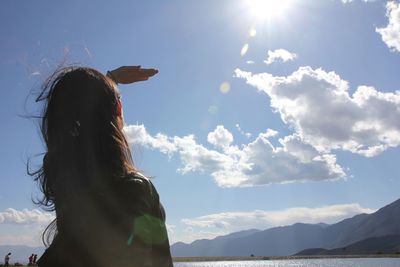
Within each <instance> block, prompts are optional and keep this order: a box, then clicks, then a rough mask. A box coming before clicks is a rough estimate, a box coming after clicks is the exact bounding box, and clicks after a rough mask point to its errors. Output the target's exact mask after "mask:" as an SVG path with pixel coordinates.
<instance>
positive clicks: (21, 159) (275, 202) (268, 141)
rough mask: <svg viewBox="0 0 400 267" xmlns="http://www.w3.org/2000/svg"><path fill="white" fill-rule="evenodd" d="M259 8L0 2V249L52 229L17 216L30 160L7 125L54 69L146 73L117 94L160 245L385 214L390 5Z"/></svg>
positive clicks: (395, 147) (395, 106) (37, 217)
mask: <svg viewBox="0 0 400 267" xmlns="http://www.w3.org/2000/svg"><path fill="white" fill-rule="evenodd" d="M272 2H275V5H273V4H270V3H271V1H269V0H264V1H263V0H261V1H257V0H235V1H232V0H221V1H213V0H203V1H184V0H173V1H141V2H139V1H118V2H116V3H113V4H110V3H109V2H105V1H104V2H102V3H100V2H99V1H84V2H83V1H75V0H74V1H68V2H58V3H55V2H54V1H2V2H0V23H1V25H2V26H1V27H0V34H1V36H2V38H1V40H0V72H1V73H2V75H1V81H2V88H1V94H2V97H1V98H0V101H1V104H0V119H1V123H2V125H3V126H2V131H0V140H1V149H0V160H1V162H2V164H1V166H2V174H1V179H0V244H28V245H38V244H39V236H40V232H41V231H42V229H43V227H44V225H46V223H48V221H49V220H51V218H52V215H51V214H47V213H45V212H44V211H41V210H40V209H39V208H38V207H37V206H35V205H34V204H33V203H32V201H31V199H32V198H34V197H35V196H38V195H39V194H40V193H39V191H38V189H37V187H36V185H35V184H34V182H33V181H32V179H31V178H30V177H29V176H27V174H26V162H27V160H28V159H29V158H32V162H33V164H35V163H36V164H38V163H39V162H40V156H38V157H34V156H35V155H37V154H40V153H41V152H43V145H42V143H41V140H40V137H39V134H38V129H37V127H36V125H35V121H34V120H32V119H25V118H22V117H21V115H27V114H29V113H30V112H34V111H35V110H37V108H38V106H36V105H35V103H34V97H32V96H30V92H31V90H34V89H37V88H39V87H40V84H41V83H42V82H43V80H44V79H45V78H46V77H47V76H48V75H49V74H50V73H51V72H52V71H53V70H54V69H55V68H56V67H57V66H58V65H59V64H61V63H67V64H71V63H78V64H81V65H87V66H91V67H94V68H97V69H99V70H100V71H102V72H104V73H105V72H106V71H107V70H110V69H113V68H116V67H118V66H121V65H142V66H143V67H155V68H157V69H159V71H160V72H159V74H158V75H156V76H155V77H154V78H152V79H151V80H149V81H147V82H143V83H137V84H133V85H122V86H120V90H121V92H122V97H123V105H124V116H125V122H126V132H127V135H128V136H129V140H130V142H131V144H132V148H133V154H134V159H135V163H136V165H137V166H138V167H139V168H140V169H141V170H143V173H145V174H146V175H149V176H153V177H154V179H153V182H154V184H155V185H156V187H157V189H158V191H159V193H160V196H161V201H162V202H163V204H164V206H165V208H166V211H167V224H168V227H169V232H170V239H171V242H172V243H173V242H176V241H185V242H190V241H192V240H194V239H197V238H211V237H214V236H216V235H219V234H226V233H229V232H232V231H237V230H243V229H249V228H259V229H265V228H269V227H273V226H278V225H286V224H291V223H294V222H298V221H303V222H310V223H317V222H327V223H333V222H337V221H339V220H340V219H343V218H346V217H349V216H352V215H354V214H357V213H361V212H373V211H374V210H376V209H377V208H379V207H382V206H384V205H386V204H388V203H390V202H392V201H394V200H396V199H398V198H399V194H398V188H399V186H400V179H399V173H400V166H399V164H398V159H399V155H400V150H399V145H400V126H399V123H398V121H399V120H398V118H399V115H400V114H399V113H400V94H399V92H398V90H399V87H400V76H399V75H398V67H399V63H400V61H399V60H400V54H399V53H400V21H399V17H400V16H399V14H400V7H399V2H398V1H392V2H386V1H378V0H377V1H363V0H353V1H340V0H326V1H325V0H321V1H305V0H286V2H285V1H272ZM277 2H281V3H286V4H287V5H286V6H279V5H277V4H276V3H277ZM345 2H346V3H345ZM265 3H267V4H265ZM268 3H269V4H268ZM254 10H257V12H256V13H257V14H255V12H254ZM258 11H261V12H258ZM245 46H246V47H245ZM245 48H247V49H245Z"/></svg>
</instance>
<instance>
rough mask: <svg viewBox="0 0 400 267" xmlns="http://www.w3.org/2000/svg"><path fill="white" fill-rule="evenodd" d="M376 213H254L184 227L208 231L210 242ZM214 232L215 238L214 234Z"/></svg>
mask: <svg viewBox="0 0 400 267" xmlns="http://www.w3.org/2000/svg"><path fill="white" fill-rule="evenodd" d="M373 212H375V210H374V209H369V208H363V207H361V206H360V205H359V204H356V203H353V204H342V205H331V206H322V207H316V208H308V207H294V208H288V209H284V210H272V211H265V210H254V211H238V212H222V213H216V214H209V215H205V216H200V217H196V218H186V219H182V223H183V224H184V225H186V226H188V227H191V229H192V231H207V232H208V233H209V234H208V238H213V237H215V236H218V235H221V232H222V233H231V232H235V231H241V230H246V229H260V230H264V229H268V228H272V227H277V226H285V225H292V224H294V223H298V222H302V223H312V224H315V223H321V222H323V223H328V224H332V223H336V222H339V221H341V220H343V219H345V218H349V217H352V216H354V215H357V214H360V213H373ZM213 232H214V236H212V233H213Z"/></svg>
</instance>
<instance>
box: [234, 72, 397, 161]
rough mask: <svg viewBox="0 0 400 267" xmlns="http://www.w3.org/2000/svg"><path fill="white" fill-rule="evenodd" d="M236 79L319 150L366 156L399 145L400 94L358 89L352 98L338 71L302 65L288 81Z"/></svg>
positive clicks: (247, 75) (249, 75)
mask: <svg viewBox="0 0 400 267" xmlns="http://www.w3.org/2000/svg"><path fill="white" fill-rule="evenodd" d="M235 73H236V76H237V77H240V78H243V79H245V80H246V82H247V83H248V84H250V85H252V86H254V87H256V88H257V89H258V90H260V91H262V92H265V93H266V94H267V95H268V96H269V97H270V98H271V107H272V108H273V110H274V111H276V112H278V113H279V114H280V116H281V118H282V120H283V122H284V123H286V124H288V125H289V126H290V127H292V128H293V129H294V130H295V132H296V136H298V137H299V138H300V140H301V141H302V142H305V143H307V144H310V145H312V146H313V147H315V148H316V149H317V150H318V151H319V152H322V153H329V152H330V151H331V150H332V149H341V150H347V151H351V152H353V153H358V154H361V155H364V156H367V157H371V156H375V155H377V154H379V153H381V152H382V151H384V150H386V149H387V148H389V147H396V146H398V145H399V144H400V121H399V119H398V118H399V117H400V92H398V91H396V92H394V93H384V92H379V91H377V90H376V89H375V88H373V87H368V86H359V87H358V88H357V90H356V92H355V93H354V94H353V95H350V94H349V86H348V83H347V82H346V81H345V80H342V79H341V78H340V77H339V76H338V75H337V74H335V73H334V72H325V71H324V70H322V69H316V70H314V69H312V68H311V67H301V68H299V69H298V70H297V71H295V72H293V73H292V74H291V75H289V76H287V77H278V76H273V75H271V74H269V73H260V74H254V75H253V74H252V73H250V72H245V71H241V70H239V69H237V70H236V71H235Z"/></svg>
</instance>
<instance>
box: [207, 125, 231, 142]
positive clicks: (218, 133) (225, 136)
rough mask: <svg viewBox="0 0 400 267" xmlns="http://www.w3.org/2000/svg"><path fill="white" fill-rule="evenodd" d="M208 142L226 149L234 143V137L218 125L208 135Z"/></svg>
mask: <svg viewBox="0 0 400 267" xmlns="http://www.w3.org/2000/svg"><path fill="white" fill-rule="evenodd" d="M207 141H208V142H209V143H210V144H213V145H214V146H216V147H220V148H225V147H228V146H230V145H231V143H232V142H233V135H232V134H231V133H230V132H229V131H228V130H227V129H225V128H224V126H222V125H218V126H217V128H215V130H214V131H212V132H210V133H208V135H207Z"/></svg>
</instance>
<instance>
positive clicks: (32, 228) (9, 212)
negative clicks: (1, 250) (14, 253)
mask: <svg viewBox="0 0 400 267" xmlns="http://www.w3.org/2000/svg"><path fill="white" fill-rule="evenodd" d="M54 218H55V216H54V214H52V213H49V212H43V211H40V210H38V209H32V210H28V209H23V210H16V209H13V208H8V209H6V210H4V211H2V212H0V225H3V227H0V245H28V246H33V247H36V246H42V245H43V244H42V242H41V236H42V233H43V231H44V229H45V228H46V226H47V225H48V224H49V223H50V222H51V221H52V220H54Z"/></svg>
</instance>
